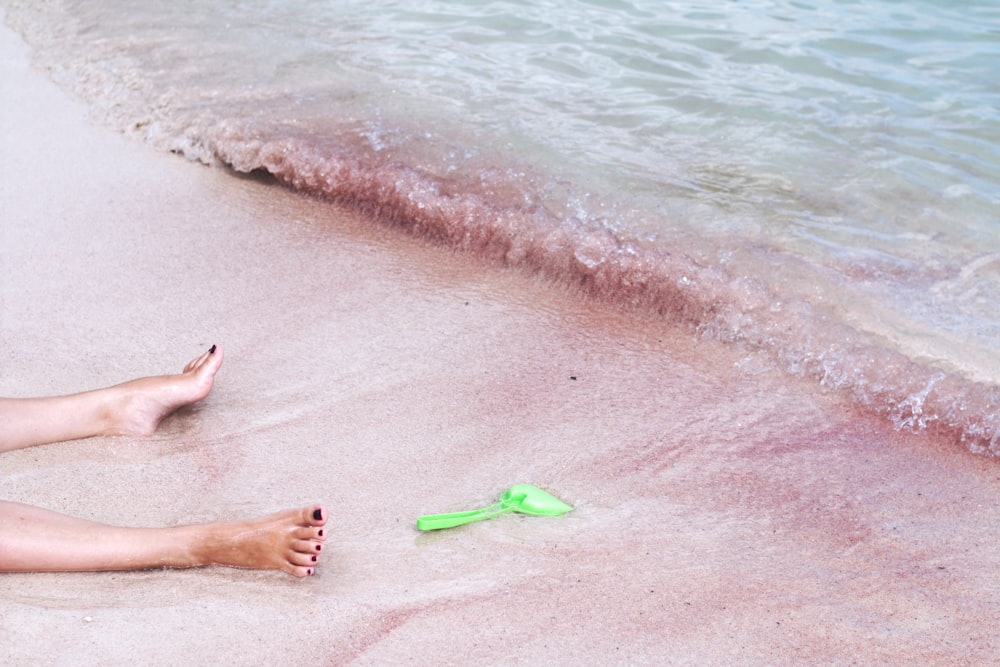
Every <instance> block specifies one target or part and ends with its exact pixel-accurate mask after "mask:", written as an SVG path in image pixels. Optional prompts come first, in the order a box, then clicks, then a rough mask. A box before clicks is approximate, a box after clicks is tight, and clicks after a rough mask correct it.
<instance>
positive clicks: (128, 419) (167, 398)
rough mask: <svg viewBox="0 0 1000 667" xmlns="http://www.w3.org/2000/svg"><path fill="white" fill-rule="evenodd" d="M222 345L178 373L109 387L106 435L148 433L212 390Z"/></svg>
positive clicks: (221, 357) (220, 364) (219, 363)
mask: <svg viewBox="0 0 1000 667" xmlns="http://www.w3.org/2000/svg"><path fill="white" fill-rule="evenodd" d="M223 356H224V355H223V352H222V348H220V347H218V346H216V345H213V346H212V347H211V349H209V350H208V351H207V352H205V353H204V354H202V355H201V356H199V357H197V358H196V359H192V360H191V361H190V362H188V364H187V365H186V366H185V367H184V371H183V372H181V373H179V374H177V375H160V376H157V377H147V378H140V379H138V380H132V381H130V382H125V383H123V384H120V385H117V386H115V387H112V388H111V390H110V391H111V392H112V396H113V398H112V399H111V400H110V401H109V402H108V405H107V420H108V421H107V423H108V428H107V430H106V431H105V433H106V434H107V435H150V434H152V433H153V432H154V431H156V428H157V427H158V426H159V425H160V422H161V421H163V419H164V417H166V416H167V415H169V414H170V413H172V412H174V411H175V410H177V409H178V408H180V407H183V406H185V405H190V404H192V403H197V402H198V401H200V400H201V399H203V398H205V397H206V396H208V394H209V392H210V391H212V384H213V383H214V381H215V374H216V373H218V372H219V368H220V367H221V366H222V359H223Z"/></svg>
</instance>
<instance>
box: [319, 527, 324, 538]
mask: <svg viewBox="0 0 1000 667" xmlns="http://www.w3.org/2000/svg"><path fill="white" fill-rule="evenodd" d="M319 536H320V537H323V529H322V528H320V529H319Z"/></svg>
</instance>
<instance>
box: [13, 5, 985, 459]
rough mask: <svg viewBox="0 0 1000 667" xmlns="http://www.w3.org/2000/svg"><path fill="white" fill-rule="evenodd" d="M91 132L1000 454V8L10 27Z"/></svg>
mask: <svg viewBox="0 0 1000 667" xmlns="http://www.w3.org/2000/svg"><path fill="white" fill-rule="evenodd" d="M8 22H9V23H10V24H11V25H13V26H14V27H15V28H16V29H18V30H19V31H21V32H22V33H23V34H24V35H25V36H26V38H27V39H28V41H29V43H31V44H32V45H33V46H34V51H35V57H36V59H37V60H38V61H39V62H40V63H41V64H43V65H44V66H45V67H46V68H49V69H50V71H51V74H52V76H53V77H54V78H55V79H56V80H57V81H59V82H60V83H62V84H63V85H65V86H68V87H70V88H71V89H72V90H74V91H75V92H76V93H77V94H78V95H80V96H82V97H83V98H84V99H86V100H87V101H88V102H89V103H90V104H91V106H92V108H93V109H94V112H95V114H96V115H97V116H98V117H99V118H100V119H101V120H102V121H103V122H106V123H109V124H111V125H112V126H114V127H117V128H119V129H121V130H124V131H128V132H131V133H136V134H139V135H140V136H142V137H144V138H145V139H147V140H148V141H150V142H151V143H152V144H153V145H155V146H157V147H160V148H163V149H166V150H172V151H176V152H179V153H181V154H184V155H185V156H187V157H189V158H191V159H196V160H201V161H204V162H208V163H224V164H227V165H229V166H231V167H233V168H235V169H237V170H240V171H255V170H266V171H268V172H270V173H272V174H273V175H274V176H275V177H276V178H278V180H280V181H282V182H284V183H286V184H288V185H290V186H291V187H294V188H297V189H301V190H304V191H306V192H309V193H311V194H315V195H318V196H320V197H324V198H330V199H336V200H339V201H342V202H347V203H350V204H353V205H356V206H358V207H360V208H362V209H363V210H365V211H368V212H370V213H372V214H374V215H375V217H377V218H380V219H382V220H386V221H389V222H391V223H393V224H397V225H399V226H402V227H404V228H406V229H409V230H412V231H413V232H415V233H417V234H419V235H423V236H427V237H429V238H431V239H433V240H435V241H438V242H442V243H445V244H448V245H452V246H456V247H459V248H462V249H466V250H469V251H472V252H475V253H478V254H480V255H481V256H482V257H483V258H484V259H489V260H496V261H501V262H504V263H508V264H513V265H521V266H524V267H526V268H528V269H530V270H533V271H538V272H540V273H542V274H544V275H547V276H549V277H551V278H553V279H555V280H557V281H562V282H569V283H573V284H579V285H582V286H583V288H584V289H586V290H587V291H589V292H590V293H592V294H593V295H595V296H596V297H598V298H601V299H604V300H606V301H608V302H609V303H611V304H613V305H615V306H618V307H638V308H642V309H647V310H648V309H652V310H654V311H656V312H660V313H662V314H663V315H664V316H665V317H666V318H668V320H669V321H671V322H674V323H678V324H681V325H683V326H687V327H691V328H692V329H693V330H695V331H697V332H699V333H700V334H702V335H706V336H710V337H714V338H718V339H721V340H726V341H731V342H733V343H734V344H736V345H738V346H740V349H741V350H743V352H744V353H745V356H744V358H743V361H742V362H741V363H742V366H743V367H744V368H745V370H746V371H747V372H748V373H761V372H771V371H774V370H776V369H777V370H779V371H782V372H790V373H792V374H793V375H796V376H804V377H810V378H813V379H814V380H815V381H817V382H819V383H821V384H822V385H823V386H824V387H828V388H830V389H831V390H837V391H842V392H844V393H846V394H847V395H849V396H850V397H851V398H852V399H853V400H854V401H855V402H856V403H857V404H858V405H860V406H862V407H865V408H867V409H872V410H875V411H876V412H880V413H883V414H885V415H886V416H888V417H889V418H890V419H892V420H893V421H894V423H895V424H896V425H897V426H899V427H901V428H917V429H921V428H924V427H928V426H931V427H942V428H944V429H946V430H948V431H951V432H953V433H954V434H955V437H956V438H957V439H960V440H962V441H963V442H964V443H965V444H966V445H967V446H968V447H970V448H971V449H973V450H975V451H983V450H990V451H993V452H994V453H996V452H997V451H1000V413H998V409H997V405H998V389H997V385H998V384H1000V342H998V341H1000V307H998V305H997V301H996V299H995V298H994V297H993V295H995V294H997V293H1000V224H998V223H1000V188H998V186H997V183H998V182H1000V151H998V149H997V146H998V145H1000V143H998V140H1000V114H998V112H997V109H998V108H1000V84H998V83H997V82H996V78H995V77H994V76H993V75H992V69H993V68H992V64H993V63H995V62H996V61H997V56H998V55H1000V8H997V7H996V6H995V5H994V4H993V3H987V2H983V3H969V4H965V5H963V6H961V7H958V6H954V5H951V4H947V3H937V2H909V3H905V4H904V3H898V2H889V1H886V0H883V1H879V2H869V3H854V2H766V1H763V0H757V1H753V2H745V3H728V4H725V5H718V3H708V2H653V1H652V0H632V1H629V2H625V1H620V2H618V1H616V2H575V3H568V2H554V1H552V2H531V3H529V2H518V1H511V0H504V1H502V2H489V3H473V2H457V1H452V2H448V1H445V0H423V1H420V2H408V3H395V2H374V3H372V2H365V3H360V2H354V1H352V2H345V3H337V4H336V5H335V6H334V5H330V4H329V3H320V2H293V3H288V2H282V3H277V2H267V1H261V2H242V3H235V2H233V3H228V4H226V5H225V6H223V5H221V4H217V3H212V4H205V3H151V2H140V3H135V2H129V3H124V2H118V3H116V2H105V3H100V5H93V6H92V5H91V4H88V3H74V2H54V3H47V4H46V5H45V6H44V7H41V8H38V7H35V6H33V5H32V4H31V3H16V2H15V3H9V9H8Z"/></svg>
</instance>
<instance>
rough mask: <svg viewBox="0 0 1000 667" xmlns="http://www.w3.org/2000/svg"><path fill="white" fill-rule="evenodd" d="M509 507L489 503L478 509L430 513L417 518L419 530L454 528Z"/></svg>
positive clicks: (490, 516)
mask: <svg viewBox="0 0 1000 667" xmlns="http://www.w3.org/2000/svg"><path fill="white" fill-rule="evenodd" d="M511 509H513V508H511V507H504V506H503V505H501V504H497V505H491V506H490V507H485V508H483V509H479V510H469V511H467V512H450V513H448V514H430V515H427V516H422V517H419V518H418V519H417V528H418V529H419V530H440V529H441V528H454V527H455V526H461V525H463V524H466V523H472V522H473V521H482V520H483V519H490V518H493V517H495V516H497V515H498V514H503V513H504V512H509V511H510V510H511Z"/></svg>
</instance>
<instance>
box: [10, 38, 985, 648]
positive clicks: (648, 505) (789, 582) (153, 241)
mask: <svg viewBox="0 0 1000 667" xmlns="http://www.w3.org/2000/svg"><path fill="white" fill-rule="evenodd" d="M0 54H2V59H0V100H2V102H0V109H2V110H0V157H2V158H3V163H4V177H3V179H2V180H0V268H2V271H0V354H2V355H3V368H4V372H3V373H2V374H0V395H6V396H33V395H44V394H53V393H68V392H74V391H80V390H85V389H90V388H94V387H98V386H102V385H107V384H113V383H118V382H121V381H124V380H127V379H129V378H132V377H137V376H143V375H152V374H160V373H167V372H175V371H178V370H180V368H181V367H182V366H183V364H184V363H185V362H186V361H187V360H188V359H190V358H193V357H194V356H196V355H198V354H200V353H201V352H202V351H203V350H205V349H207V348H208V347H209V346H210V345H212V344H219V345H222V346H223V347H224V348H225V350H226V362H225V365H224V367H223V369H222V371H221V373H220V374H219V376H218V379H217V382H216V386H215V389H214V391H213V393H212V394H211V395H210V396H209V397H208V398H207V399H206V400H205V401H203V402H202V403H200V404H198V405H197V406H195V407H193V408H190V409H185V410H182V411H181V412H180V413H178V414H177V415H175V416H173V417H171V418H169V419H168V420H167V421H166V422H164V424H163V426H162V428H161V429H160V431H159V432H158V433H157V434H156V435H154V436H153V437H151V438H147V439H140V438H129V437H119V438H94V439H90V440H85V441H74V442H68V443H62V444H57V445H51V446H46V447H35V448H29V449H24V450H20V451H16V452H11V453H7V454H3V455H2V456H0V498H3V499H6V500H12V501H18V502H23V503H30V504H34V505H39V506H42V507H46V508H49V509H53V510H57V511H60V512H65V513H68V514H73V515H75V516H81V517H85V518H88V519H93V520H97V521H104V522H109V523H116V524H124V525H136V526H138V525H172V524H178V523H187V522H197V521H210V520H215V519H226V518H242V517H250V516H255V515H258V514H265V513H270V512H273V511H276V510H279V509H282V508H285V507H295V506H300V505H306V504H309V503H311V502H316V501H318V502H322V503H324V504H325V505H326V506H327V507H328V508H329V509H330V511H331V515H332V518H331V523H330V524H329V525H330V526H331V538H330V540H329V541H328V542H327V545H328V548H327V549H326V551H324V560H323V562H322V563H321V566H320V568H319V570H318V572H317V574H316V575H315V576H313V577H308V578H306V579H304V580H295V579H293V578H292V577H289V576H286V575H283V574H280V573H270V572H248V571H241V570H233V569H226V568H206V569H200V570H185V571H165V570H157V571H144V572H128V573H94V574H17V575H0V590H2V591H3V598H4V602H3V604H2V605H0V661H2V662H3V663H4V664H7V665H33V664H38V663H39V662H40V661H44V662H45V663H47V664H53V665H76V664H79V665H89V664H102V665H118V664H130V665H131V664H178V665H179V664H233V665H243V664H245V665H258V664H275V665H284V664H289V665H291V664H312V665H340V664H371V665H386V664H442V665H448V664H477V665H491V664H552V665H557V664H573V663H576V664H593V665H598V664H656V665H664V664H678V665H683V664H691V665H734V664H741V665H742V664H745V665H773V664H873V665H874V664H880V665H884V664H900V665H903V664H923V665H981V664H988V663H991V662H995V661H996V660H997V659H998V657H1000V646H998V641H997V639H996V633H995V631H994V630H993V627H992V626H993V624H992V622H990V621H989V619H990V618H995V617H996V616H997V614H998V612H1000V585H998V584H997V576H996V572H997V571H998V566H1000V539H998V538H1000V527H998V524H997V522H996V519H995V517H996V505H997V498H998V497H1000V463H998V462H997V461H996V460H995V459H991V458H986V457H980V456H975V455H972V454H970V453H969V452H967V451H966V450H964V449H963V448H961V447H960V446H959V445H957V444H955V443H953V442H949V441H946V440H944V439H940V438H936V437H935V436H934V435H933V434H930V435H920V436H917V435H914V434H910V433H898V432H895V431H894V430H892V428H891V427H890V426H889V425H888V424H887V422H885V421H884V420H882V419H879V418H875V417H872V416H869V415H865V414H859V413H856V412H854V411H852V410H851V409H850V408H849V407H848V406H847V405H846V404H845V403H844V402H842V401H841V400H840V399H839V398H838V397H837V396H836V395H825V394H822V393H821V392H820V391H819V389H817V388H815V387H813V386H812V385H810V384H805V383H801V384H800V383H797V382H796V381H794V380H790V379H789V378H788V377H787V376H785V375H783V374H780V373H774V372H765V371H761V372H756V373H754V372H749V371H748V370H747V368H746V365H745V364H744V365H742V366H741V365H740V364H738V362H739V361H740V358H741V355H740V354H739V352H738V351H737V350H735V349H731V348H729V347H726V346H724V345H722V344H719V343H715V342H712V341H706V340H699V339H698V338H697V337H696V336H695V334H694V333H693V332H691V331H690V330H688V329H684V328H678V327H675V326H672V325H671V324H670V323H669V322H664V321H657V320H654V319H647V318H644V317H640V316H636V315H629V314H626V313H618V312H612V311H611V310H609V309H608V307H607V305H605V304H598V303H594V302H592V301H589V300H588V299H586V298H585V297H583V296H581V295H579V294H576V293H574V292H572V291H571V290H569V289H567V288H565V287H561V286H556V285H550V284H546V283H544V282H542V281H540V280H539V279H535V278H530V277H526V276H524V275H522V274H519V273H517V272H515V271H510V270H505V269H503V268H501V267H495V268H488V267H484V266H483V264H482V263H481V262H475V261H473V260H471V259H469V258H466V257H463V256H461V255H459V254H455V253H452V252H449V251H446V250H443V249H440V248H435V247H432V246H429V245H427V244H425V243H423V242H420V241H417V240H414V239H411V238H408V237H406V236H404V235H402V234H401V233H400V232H398V231H396V230H393V229H388V228H383V227H379V226H377V225H374V224H372V223H369V222H368V221H366V220H364V219H361V218H359V217H357V216H356V215H354V214H352V213H350V212H349V211H343V210H339V209H336V208H333V207H329V206H318V205H317V204H316V202H312V201H308V200H305V199H303V198H302V197H301V196H299V195H296V194H293V193H290V192H288V191H285V190H283V189H281V188H280V187H277V186H275V185H273V184H270V183H267V182H263V181H261V180H257V179H253V178H246V177H240V176H237V175H234V174H230V173H227V172H225V171H223V170H221V169H213V168H208V167H203V166H200V165H196V164H193V163H189V162H187V161H185V160H183V159H181V158H179V157H177V156H173V155H169V154H162V153H158V152H155V151H153V150H152V149H150V148H149V147H147V146H145V145H142V144H140V143H138V142H136V141H133V140H131V139H129V138H127V137H123V136H121V135H118V134H115V133H112V132H109V131H107V130H105V129H103V128H101V127H97V126H95V125H93V124H92V123H90V122H89V121H88V120H87V117H86V109H85V108H84V107H83V106H82V105H81V104H80V103H78V102H77V101H75V100H73V99H71V98H69V97H68V96H66V95H65V94H64V93H63V92H61V91H60V90H59V89H57V88H56V87H55V86H54V85H53V84H51V83H50V82H49V81H48V80H47V79H46V78H45V76H44V73H42V72H38V71H36V70H34V69H32V67H31V66H30V64H29V57H28V50H27V48H26V47H25V45H24V44H23V42H22V41H21V40H20V39H19V37H18V36H17V35H15V34H14V33H13V32H12V31H10V30H9V29H7V28H6V27H4V28H2V30H0ZM0 428H2V425H0ZM515 483H530V484H535V485H537V486H540V487H542V488H545V489H547V490H549V491H550V492H552V493H553V494H554V495H556V496H558V497H560V498H562V499H563V500H565V501H567V502H569V503H570V504H572V505H574V506H575V507H576V509H575V510H574V511H573V512H572V513H570V514H567V515H565V516H562V517H558V518H543V517H527V516H516V515H507V516H504V517H500V518H497V519H493V520H491V521H487V522H483V523H478V524H472V525H469V526H465V527H461V528H457V529H452V530H448V531H441V532H436V533H420V532H419V531H417V530H416V528H415V520H416V517H417V516H420V515H422V514H430V513H437V512H448V511H457V510H464V509H473V508H476V507H482V506H485V505H488V504H490V503H491V502H492V501H493V500H494V499H495V498H496V497H497V495H498V494H499V493H500V492H502V491H503V490H504V489H505V488H507V487H508V486H510V485H512V484H515ZM0 548H2V545H0Z"/></svg>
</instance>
